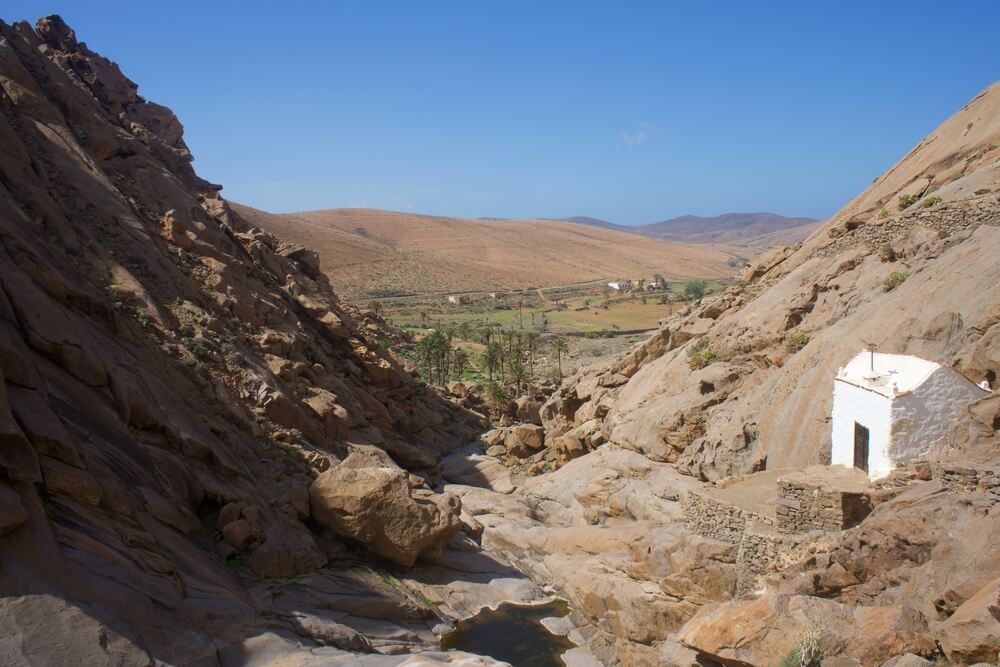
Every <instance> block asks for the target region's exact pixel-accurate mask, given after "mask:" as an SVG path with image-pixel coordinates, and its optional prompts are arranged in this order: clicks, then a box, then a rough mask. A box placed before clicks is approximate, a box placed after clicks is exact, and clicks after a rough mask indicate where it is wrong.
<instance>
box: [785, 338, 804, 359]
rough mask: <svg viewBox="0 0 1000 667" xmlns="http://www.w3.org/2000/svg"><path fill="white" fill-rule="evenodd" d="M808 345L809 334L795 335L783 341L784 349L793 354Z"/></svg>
mask: <svg viewBox="0 0 1000 667" xmlns="http://www.w3.org/2000/svg"><path fill="white" fill-rule="evenodd" d="M808 343H809V334H804V333H795V334H792V335H791V336H789V337H788V338H786V339H785V349H786V350H788V351H789V352H790V353H791V354H795V353H796V352H798V351H799V350H801V349H802V348H804V347H805V346H806V345H807V344H808Z"/></svg>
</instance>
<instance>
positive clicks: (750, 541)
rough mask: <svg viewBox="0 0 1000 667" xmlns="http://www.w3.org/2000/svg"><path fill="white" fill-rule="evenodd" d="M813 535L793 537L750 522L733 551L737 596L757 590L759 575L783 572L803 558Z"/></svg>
mask: <svg viewBox="0 0 1000 667" xmlns="http://www.w3.org/2000/svg"><path fill="white" fill-rule="evenodd" d="M815 540H816V537H815V536H814V535H813V536H808V537H807V536H796V537H792V536H789V535H784V534H782V533H779V532H777V530H775V528H774V527H772V526H769V525H766V524H760V523H757V522H750V524H748V525H747V529H746V531H744V533H743V537H742V539H741V540H740V547H739V550H738V551H737V552H736V595H737V596H741V595H746V594H747V593H751V592H753V591H754V590H755V589H756V588H757V581H758V579H759V577H760V576H761V575H764V574H769V573H771V572H776V571H778V570H780V569H783V568H785V567H787V566H789V565H791V564H792V563H795V562H797V561H799V560H801V559H802V558H804V557H805V556H806V554H807V552H808V547H809V545H810V544H811V543H812V542H814V541H815Z"/></svg>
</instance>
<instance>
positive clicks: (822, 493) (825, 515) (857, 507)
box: [775, 480, 871, 534]
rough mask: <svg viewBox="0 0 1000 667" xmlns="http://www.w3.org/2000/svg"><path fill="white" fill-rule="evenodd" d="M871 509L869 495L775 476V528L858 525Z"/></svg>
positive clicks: (825, 528) (802, 530)
mask: <svg viewBox="0 0 1000 667" xmlns="http://www.w3.org/2000/svg"><path fill="white" fill-rule="evenodd" d="M870 511H871V504H870V502H869V501H868V497H867V496H866V495H865V494H862V493H848V492H844V491H838V490H836V489H827V488H824V487H822V486H820V485H818V484H808V483H805V482H800V481H788V480H778V500H777V504H776V507H775V512H776V513H777V515H778V531H779V532H781V533H785V534H789V533H806V532H809V531H810V530H822V531H837V530H843V529H844V528H848V527H850V526H853V525H857V523H859V522H860V521H861V519H863V518H864V517H866V516H867V515H868V513H869V512H870Z"/></svg>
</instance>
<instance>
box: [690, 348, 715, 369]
mask: <svg viewBox="0 0 1000 667" xmlns="http://www.w3.org/2000/svg"><path fill="white" fill-rule="evenodd" d="M718 360H719V356H718V355H717V354H716V353H715V352H713V351H712V350H709V349H708V348H705V349H703V350H696V351H693V352H691V354H690V355H689V356H688V368H690V369H691V370H693V371H696V370H698V369H699V368H704V367H705V366H708V365H709V364H711V363H712V362H714V361H718Z"/></svg>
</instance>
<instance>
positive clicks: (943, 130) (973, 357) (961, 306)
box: [541, 83, 1000, 480]
mask: <svg viewBox="0 0 1000 667" xmlns="http://www.w3.org/2000/svg"><path fill="white" fill-rule="evenodd" d="M998 118H1000V83H997V84H994V85H993V86H991V87H990V88H989V89H987V90H986V91H984V92H983V93H982V94H980V95H979V96H977V97H976V98H975V99H974V100H972V101H971V102H970V103H969V104H968V105H966V106H965V107H963V109H962V110H960V111H959V112H958V113H957V114H955V116H953V117H952V118H950V119H948V120H947V121H946V122H945V123H943V124H942V125H941V127H939V128H938V129H937V130H935V132H934V133H933V134H932V135H931V136H930V137H928V138H927V139H925V140H924V141H923V142H921V143H920V144H919V145H918V146H917V147H915V148H914V150H913V151H911V152H910V154H908V155H907V156H906V157H905V158H904V159H903V160H902V161H901V162H900V163H899V164H897V165H896V166H894V167H893V169H892V170H890V171H889V172H888V173H887V174H886V175H885V176H884V177H882V178H880V179H877V180H876V181H875V182H874V183H873V185H872V186H871V187H870V188H869V189H868V190H866V191H865V192H864V193H862V194H861V195H859V196H858V197H857V198H856V199H855V200H853V201H852V202H850V203H849V204H848V205H847V206H846V207H845V208H844V209H843V210H842V211H840V212H839V213H837V214H836V215H835V216H834V217H833V218H832V219H831V220H830V221H829V222H827V223H826V224H825V225H824V226H823V227H821V228H820V229H819V230H818V231H817V232H816V233H815V234H814V235H813V236H812V237H810V238H809V239H808V240H807V241H805V242H804V243H803V244H802V245H801V247H799V248H790V249H782V250H776V251H774V252H772V253H770V254H768V255H766V256H764V257H762V258H760V259H759V260H757V261H756V263H755V264H753V265H752V266H750V267H748V268H747V270H746V271H745V272H744V273H743V275H741V277H740V280H739V281H738V282H737V284H735V285H733V286H731V287H729V288H727V289H726V290H725V291H724V292H723V293H721V294H719V295H717V296H715V297H712V298H709V299H705V300H704V302H702V303H700V304H696V305H694V306H692V307H691V308H690V309H689V310H688V311H687V312H685V313H681V314H680V315H678V316H676V317H673V318H671V319H669V320H667V321H665V322H663V327H662V329H661V331H659V332H658V333H657V334H656V335H654V336H653V337H651V338H650V339H649V340H648V341H647V342H646V343H644V344H642V345H641V346H639V347H638V348H637V349H636V350H634V351H633V352H632V353H631V354H630V355H629V356H628V357H626V358H625V359H624V360H622V361H621V362H618V363H616V364H614V365H612V366H611V367H608V368H596V369H592V370H589V371H587V372H585V373H582V374H581V375H579V376H577V377H574V378H571V379H570V380H569V381H567V382H566V383H564V384H563V386H562V387H561V388H560V390H559V391H558V392H557V393H556V394H555V395H554V396H553V398H552V399H550V400H549V402H548V403H547V404H546V405H545V406H543V408H542V410H541V417H542V420H543V423H544V425H545V427H546V435H547V437H553V436H556V435H559V434H561V433H564V432H567V431H569V430H571V429H573V428H575V427H578V426H580V425H583V424H585V423H587V422H589V421H590V420H592V419H594V418H595V417H598V418H601V419H602V423H601V431H602V432H603V436H604V437H605V438H606V439H607V440H609V441H612V442H616V443H618V444H620V445H622V446H625V447H630V448H632V449H635V450H636V451H639V452H642V453H644V454H646V455H647V456H649V457H651V458H654V459H656V460H663V461H668V462H676V463H677V464H678V465H679V466H680V467H681V468H682V469H684V470H687V471H689V472H690V473H691V474H692V475H694V476H696V477H699V478H701V479H704V480H719V479H723V478H725V477H728V476H731V475H740V474H746V473H750V472H753V471H756V470H760V469H763V468H764V467H765V466H768V467H774V466H775V465H779V466H782V467H801V466H805V465H810V464H813V463H822V462H824V461H825V460H826V459H827V457H828V456H829V447H830V442H829V428H830V427H829V424H828V423H827V421H826V419H827V417H829V415H830V409H831V394H832V392H831V388H830V387H831V383H832V379H833V377H834V376H835V375H836V372H837V368H838V366H841V365H844V364H845V363H846V362H847V361H848V360H849V359H850V358H852V357H853V355H855V354H856V353H857V352H858V350H860V349H863V348H864V346H865V343H866V342H868V343H872V344H875V345H876V346H877V347H878V349H879V350H881V351H885V352H895V353H902V354H915V355H917V356H923V357H926V358H928V359H932V360H934V361H938V362H942V363H945V364H948V365H951V366H953V367H954V368H956V369H957V370H959V371H960V372H962V373H964V374H965V375H966V376H968V377H969V378H971V379H973V380H975V381H976V382H980V381H982V380H984V379H985V380H987V381H990V382H992V383H993V384H994V385H995V384H996V378H997V377H998V376H1000V356H998V354H997V352H996V350H997V349H998V348H997V345H996V341H997V338H998V336H1000V321H998V308H1000V305H998V300H997V293H996V289H995V285H996V284H997V282H998V280H1000V265H998V264H997V262H995V261H994V258H993V257H992V256H991V254H990V253H989V252H988V251H986V249H987V248H991V247H995V246H996V244H997V243H998V242H1000V229H998V224H1000V201H998V199H997V197H998V195H997V190H998V188H1000V170H998V169H997V167H996V164H995V161H996V158H997V157H998V156H1000V148H997V147H998V146H1000V120H998ZM931 192H933V194H934V196H937V197H940V198H941V201H940V202H937V203H935V201H936V200H929V201H930V204H931V205H929V206H923V205H922V204H916V205H913V206H910V207H909V208H906V209H905V210H902V211H901V210H899V209H900V207H899V203H898V202H899V197H900V196H909V195H914V196H917V195H919V197H923V196H924V195H925V194H930V193H931ZM919 197H918V199H919ZM886 246H888V248H889V250H891V252H887V251H886V250H885V248H886ZM894 272H896V273H905V274H907V275H908V277H907V279H906V280H905V282H903V283H902V284H900V285H899V286H897V287H895V288H894V289H890V290H884V289H883V282H884V281H885V279H886V278H887V277H888V276H889V275H890V274H892V273H894ZM957 294H961V295H962V297H961V298H955V295H957ZM917 303H919V304H920V308H916V307H915V304H917ZM700 351H701V352H705V353H710V356H708V357H705V359H706V363H705V364H697V363H695V364H692V355H695V354H697V353H699V352H700ZM699 366H701V367H699ZM996 414H997V410H996V407H995V406H994V407H993V408H991V411H990V415H989V418H988V419H986V423H987V425H988V426H990V427H989V428H987V429H986V430H985V432H983V431H979V432H976V433H973V432H970V431H968V430H967V429H963V430H961V432H956V433H954V438H953V441H951V442H947V443H941V444H940V445H939V447H938V448H937V451H935V452H934V453H933V456H941V455H944V454H947V453H949V452H951V453H952V454H958V455H960V456H964V457H973V459H974V460H978V461H986V460H989V458H990V456H991V452H990V448H989V446H988V442H986V441H983V440H982V438H983V436H984V435H985V436H986V437H988V436H990V435H992V430H993V429H992V427H991V426H992V425H991V424H990V421H991V420H992V418H993V417H994V416H995V415H996ZM977 443H978V444H977Z"/></svg>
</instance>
